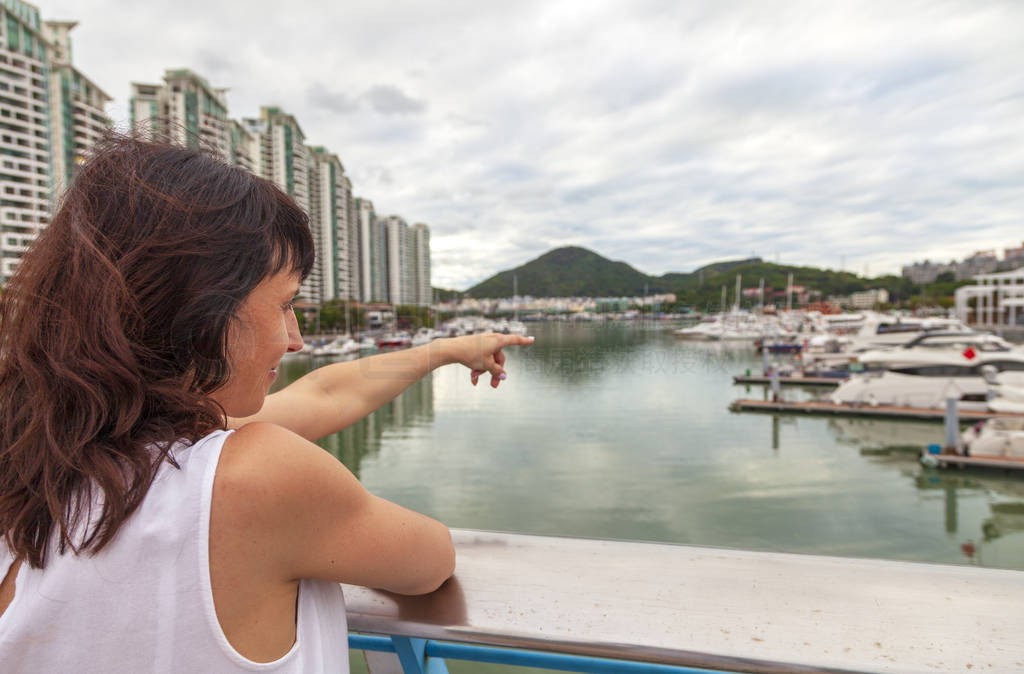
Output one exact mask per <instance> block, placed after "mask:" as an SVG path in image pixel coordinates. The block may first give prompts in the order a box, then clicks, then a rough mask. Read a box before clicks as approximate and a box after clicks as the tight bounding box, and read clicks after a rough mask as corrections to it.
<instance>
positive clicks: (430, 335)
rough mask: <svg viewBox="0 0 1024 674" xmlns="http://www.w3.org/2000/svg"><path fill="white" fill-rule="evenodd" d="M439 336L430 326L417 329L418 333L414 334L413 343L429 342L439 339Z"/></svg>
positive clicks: (417, 344) (416, 344)
mask: <svg viewBox="0 0 1024 674" xmlns="http://www.w3.org/2000/svg"><path fill="white" fill-rule="evenodd" d="M437 336H438V335H437V333H436V332H435V331H434V330H431V329H430V328H420V329H419V330H417V331H416V334H414V335H413V336H412V345H413V346H419V345H420V344H429V343H430V342H432V341H434V340H435V339H437Z"/></svg>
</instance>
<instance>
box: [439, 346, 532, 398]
mask: <svg viewBox="0 0 1024 674" xmlns="http://www.w3.org/2000/svg"><path fill="white" fill-rule="evenodd" d="M439 341H443V342H444V348H445V349H446V350H447V352H448V358H449V360H450V361H451V362H453V363H462V364H463V365H465V366H466V367H468V368H469V370H470V373H469V379H470V381H471V382H473V386H476V385H477V382H479V381H480V375H482V374H484V373H487V372H490V373H491V387H492V388H498V384H500V383H501V382H502V381H503V380H504V379H505V377H506V374H505V354H504V353H502V349H503V348H504V347H506V346H529V345H530V344H533V337H522V336H520V335H501V334H498V333H495V332H487V333H483V334H479V335H466V336H465V337H453V338H449V339H443V340H439Z"/></svg>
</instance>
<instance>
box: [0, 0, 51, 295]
mask: <svg viewBox="0 0 1024 674" xmlns="http://www.w3.org/2000/svg"><path fill="white" fill-rule="evenodd" d="M0 17H2V19H3V20H2V21H0V30H2V35H0V192H2V194H0V229H2V240H0V275H2V276H3V279H4V280H6V279H7V278H9V277H10V275H11V274H12V273H13V271H14V269H15V268H16V267H17V266H18V260H19V259H20V258H21V256H22V254H24V252H25V251H26V250H28V247H29V245H30V244H31V243H32V241H33V240H35V238H36V235H37V234H38V233H39V232H40V231H41V230H42V229H43V228H44V227H46V225H47V224H48V223H49V222H50V208H51V197H52V195H51V192H50V170H51V169H50V166H51V154H50V152H51V148H50V113H49V106H48V99H49V92H48V89H49V82H48V76H47V73H48V69H49V64H48V55H47V53H46V43H45V41H44V40H43V35H42V25H41V23H40V20H39V10H38V9H36V8H35V7H33V6H32V5H29V4H27V3H23V2H17V0H4V2H3V5H2V6H0Z"/></svg>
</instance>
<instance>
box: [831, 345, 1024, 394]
mask: <svg viewBox="0 0 1024 674" xmlns="http://www.w3.org/2000/svg"><path fill="white" fill-rule="evenodd" d="M957 339H958V340H960V341H955V342H948V343H946V344H945V345H942V346H915V347H911V348H905V349H889V350H875V351H868V352H866V353H862V354H860V356H859V357H858V362H859V363H860V364H861V365H862V366H863V367H864V368H865V369H866V370H867V371H866V372H863V373H860V374H855V375H853V376H852V377H851V378H850V379H849V380H847V381H846V382H844V383H843V384H841V385H840V386H839V388H837V389H836V390H835V391H834V392H833V393H832V395H831V396H830V399H831V401H832V402H834V403H837V404H852V405H895V406H901V407H926V408H940V409H941V408H943V407H945V405H946V398H949V397H954V398H958V399H959V400H960V401H961V404H960V406H961V408H962V409H977V410H987V409H989V407H988V403H987V400H988V397H989V382H987V381H986V379H985V371H986V370H989V371H993V372H1024V351H1021V350H1020V349H1016V348H1013V347H1011V346H1010V345H1009V344H1007V343H1006V342H1004V341H1003V340H1000V339H998V338H993V337H992V336H991V335H983V334H981V335H976V336H975V337H970V336H967V335H961V336H959V337H958V338H957Z"/></svg>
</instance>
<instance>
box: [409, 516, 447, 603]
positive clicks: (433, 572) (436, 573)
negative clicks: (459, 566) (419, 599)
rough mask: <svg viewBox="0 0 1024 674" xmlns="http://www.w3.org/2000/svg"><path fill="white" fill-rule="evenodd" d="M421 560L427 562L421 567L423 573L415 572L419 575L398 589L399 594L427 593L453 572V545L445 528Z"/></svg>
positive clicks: (442, 582)
mask: <svg viewBox="0 0 1024 674" xmlns="http://www.w3.org/2000/svg"><path fill="white" fill-rule="evenodd" d="M428 560H429V561H428ZM423 561H425V562H428V563H426V564H425V565H424V567H421V568H422V569H423V573H422V574H417V575H418V576H419V577H418V578H416V579H415V582H414V583H410V584H409V585H408V586H406V587H404V588H402V589H401V590H399V592H400V593H401V594H429V593H431V592H433V591H434V590H436V589H438V588H439V587H441V586H442V585H443V584H444V582H445V581H446V580H448V579H449V578H451V577H452V574H454V573H455V546H454V545H453V544H452V536H451V533H450V532H449V531H448V529H447V528H445V529H444V534H443V536H439V540H438V542H437V544H436V545H435V546H434V547H433V548H432V550H431V553H430V555H429V557H428V556H426V555H424V560H423Z"/></svg>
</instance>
